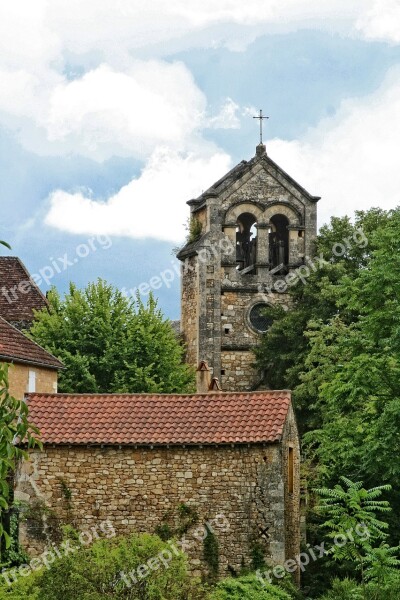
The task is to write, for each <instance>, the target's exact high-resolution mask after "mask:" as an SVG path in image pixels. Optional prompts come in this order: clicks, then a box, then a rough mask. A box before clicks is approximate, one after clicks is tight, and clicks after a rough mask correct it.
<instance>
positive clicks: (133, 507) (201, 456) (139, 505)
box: [15, 371, 300, 576]
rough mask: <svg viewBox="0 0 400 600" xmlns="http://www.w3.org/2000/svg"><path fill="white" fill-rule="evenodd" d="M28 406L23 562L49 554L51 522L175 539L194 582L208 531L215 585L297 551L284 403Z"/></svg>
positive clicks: (124, 398) (289, 416) (222, 396)
mask: <svg viewBox="0 0 400 600" xmlns="http://www.w3.org/2000/svg"><path fill="white" fill-rule="evenodd" d="M202 374H203V375H204V371H202ZM27 401H28V405H29V410H30V416H31V419H32V421H33V422H34V423H35V425H37V426H38V427H39V429H40V430H41V439H42V442H43V444H44V448H43V451H40V450H35V451H32V452H31V454H30V457H31V460H30V461H29V462H24V463H22V464H21V465H20V468H19V472H18V473H17V477H16V489H15V497H16V498H18V499H19V500H22V501H23V502H27V503H28V504H29V505H30V507H31V510H30V513H29V515H28V519H27V521H26V523H25V524H23V525H21V529H20V531H21V536H22V542H23V545H24V547H25V548H27V549H28V551H30V552H32V553H33V554H37V553H38V552H41V551H43V548H44V546H45V545H46V544H50V542H51V541H52V539H53V538H52V535H54V532H55V527H56V525H55V523H57V522H67V523H72V524H73V525H74V526H75V527H76V528H78V529H79V530H81V531H90V528H91V527H92V526H94V525H96V523H97V522H98V521H104V520H106V519H109V520H110V521H111V523H112V524H113V526H114V528H115V529H116V531H117V533H119V534H127V533H129V532H131V531H138V532H164V533H165V532H166V531H169V532H170V533H174V534H175V535H176V536H177V537H178V538H179V537H180V536H182V535H183V534H182V532H184V536H185V539H186V540H188V542H189V550H188V553H189V557H190V562H191V567H192V569H193V571H194V572H197V573H198V574H200V572H201V573H203V574H204V573H205V572H207V570H208V569H209V568H210V566H209V565H208V563H207V560H206V559H205V558H204V548H203V541H202V538H201V537H199V535H198V534H196V532H198V531H199V528H200V530H203V531H204V525H205V524H206V523H207V522H208V523H212V524H213V525H212V530H213V535H214V536H215V537H216V538H217V541H218V547H219V550H218V558H219V565H220V566H219V572H218V575H220V576H225V575H228V574H229V573H232V572H238V571H239V570H240V569H241V568H242V567H243V566H250V565H251V559H252V555H253V553H254V551H255V549H257V551H260V549H261V550H262V551H263V552H264V554H265V557H266V558H267V559H268V560H269V562H270V563H271V564H283V563H284V562H285V560H287V559H289V558H292V557H293V556H295V555H296V554H297V553H298V552H299V544H300V532H299V441H298V434H297V428H296V423H295V418H294V415H293V410H292V406H291V401H290V392H288V391H263V392H247V393H220V392H216V393H213V392H211V393H208V394H195V395H168V394H165V395H152V394H135V395H115V394H114V395H107V394H104V395H86V394H85V395H66V394H29V395H28V396H27ZM43 507H46V508H45V514H46V519H45V520H43V521H42V520H41V518H40V516H41V512H40V511H41V510H42V508H43ZM183 509H184V510H183ZM50 520H51V523H52V527H49V522H50Z"/></svg>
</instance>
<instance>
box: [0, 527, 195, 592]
mask: <svg viewBox="0 0 400 600" xmlns="http://www.w3.org/2000/svg"><path fill="white" fill-rule="evenodd" d="M161 553H163V556H164V557H166V558H167V560H168V564H167V568H166V567H165V566H164V565H163V564H162V563H161V561H160V560H158V566H157V567H156V566H154V565H155V560H156V559H157V557H161V556H162V554H161ZM151 559H152V561H153V562H152V563H151V564H152V565H153V568H150V566H151V564H150V566H147V568H145V567H144V565H149V562H148V561H150V560H151ZM139 567H142V570H141V575H142V576H141V577H140V575H139V573H138V568H139ZM139 572H140V571H139ZM195 585H196V582H193V580H192V579H191V577H190V576H189V574H188V571H187V559H186V556H185V555H184V554H183V553H181V552H178V551H177V550H176V551H175V552H174V551H173V550H172V549H171V546H170V544H167V543H165V542H163V541H162V540H160V538H158V537H157V536H152V535H148V534H142V535H137V534H133V535H131V536H129V537H125V538H113V539H107V540H104V539H103V540H99V541H97V542H95V543H94V544H93V545H92V546H91V547H90V548H82V549H79V550H76V551H74V552H73V553H70V554H68V555H66V556H64V557H63V558H62V559H59V560H57V561H55V562H54V563H53V565H52V566H51V568H50V569H49V570H44V571H40V572H37V573H34V574H32V575H31V576H29V577H26V578H23V577H20V578H19V579H18V580H17V582H16V583H15V584H13V585H12V586H7V584H4V585H2V587H0V600H6V599H8V600H26V599H29V600H39V599H40V600H77V599H79V600H107V599H108V598H109V599H112V600H120V599H121V600H122V599H124V600H137V599H139V598H140V600H201V599H203V598H204V597H205V596H204V592H203V590H202V588H201V586H200V585H198V586H197V587H195Z"/></svg>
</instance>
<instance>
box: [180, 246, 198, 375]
mask: <svg viewBox="0 0 400 600" xmlns="http://www.w3.org/2000/svg"><path fill="white" fill-rule="evenodd" d="M181 269H182V271H181V274H182V276H181V331H182V333H183V337H184V343H185V344H186V362H188V363H189V364H190V365H194V366H195V365H197V363H198V360H199V358H198V356H197V354H198V302H199V290H198V265H197V258H196V257H195V256H192V257H190V258H187V259H185V261H184V262H183V263H182V267H181Z"/></svg>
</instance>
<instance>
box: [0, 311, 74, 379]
mask: <svg viewBox="0 0 400 600" xmlns="http://www.w3.org/2000/svg"><path fill="white" fill-rule="evenodd" d="M0 361H1V362H9V363H13V362H16V363H23V364H29V365H36V366H40V367H47V368H51V369H61V368H63V364H62V363H61V362H60V361H59V360H58V359H57V358H56V357H55V356H53V355H52V354H50V352H47V350H45V349H44V348H42V347H41V346H39V344H36V342H33V341H32V340H30V339H29V338H28V337H26V335H24V334H23V333H21V331H19V330H18V329H17V328H16V327H14V326H13V325H10V323H7V321H6V320H5V319H3V318H2V317H0Z"/></svg>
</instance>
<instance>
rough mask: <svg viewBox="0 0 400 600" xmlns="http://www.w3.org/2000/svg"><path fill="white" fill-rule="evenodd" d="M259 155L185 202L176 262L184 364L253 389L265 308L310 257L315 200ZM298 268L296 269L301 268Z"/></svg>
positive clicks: (284, 297) (260, 151) (237, 387)
mask: <svg viewBox="0 0 400 600" xmlns="http://www.w3.org/2000/svg"><path fill="white" fill-rule="evenodd" d="M318 200H319V197H318V196H312V195H311V194H309V193H308V192H307V191H306V190H305V189H304V188H303V187H302V186H301V185H299V184H298V183H297V182H296V181H294V179H292V178H291V177H290V176H289V175H288V174H287V173H285V171H283V170H282V169H281V168H280V167H279V166H278V165H277V164H276V163H274V162H273V161H272V160H271V159H270V158H269V156H268V155H267V153H266V148H265V146H264V145H263V144H261V143H260V144H259V145H258V146H257V148H256V155H255V156H254V157H253V158H252V159H251V160H249V161H245V160H243V161H242V162H241V163H239V164H238V165H237V166H236V167H234V168H233V169H232V170H231V171H229V173H227V174H226V175H225V176H224V177H222V179H220V180H219V181H217V182H216V183H214V185H212V186H211V187H210V188H209V189H208V190H207V191H205V192H204V193H203V194H201V196H199V197H198V198H196V199H193V200H189V202H188V205H189V206H190V211H191V227H190V237H189V240H188V242H187V243H186V245H185V246H184V247H183V248H182V249H181V250H180V252H179V253H178V258H179V259H180V260H181V262H182V266H181V269H182V278H181V280H182V296H181V332H182V335H183V338H184V341H185V343H186V346H187V362H188V363H189V364H192V365H198V363H199V362H200V361H201V360H205V361H207V363H208V365H209V366H210V367H211V369H212V371H213V376H214V377H218V378H219V380H220V382H221V385H222V389H223V390H226V391H241V390H243V391H245V390H252V389H257V387H258V386H259V385H260V384H261V383H262V378H261V375H260V374H259V373H257V372H256V371H255V370H254V368H253V366H252V365H253V363H254V354H253V352H252V348H253V347H254V346H255V345H257V343H258V342H259V340H260V335H261V334H262V333H264V332H266V331H267V330H268V326H269V323H268V320H267V318H266V317H265V316H264V314H263V310H262V309H263V307H264V306H265V305H266V304H276V303H281V304H287V303H288V294H287V290H288V287H289V286H290V285H292V284H293V283H294V282H295V280H296V278H297V274H296V273H297V271H296V269H298V268H299V267H301V265H305V264H306V263H307V260H308V259H309V257H310V256H311V255H312V252H313V239H314V237H315V236H316V226H317V201H318ZM304 268H305V267H303V269H304Z"/></svg>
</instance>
